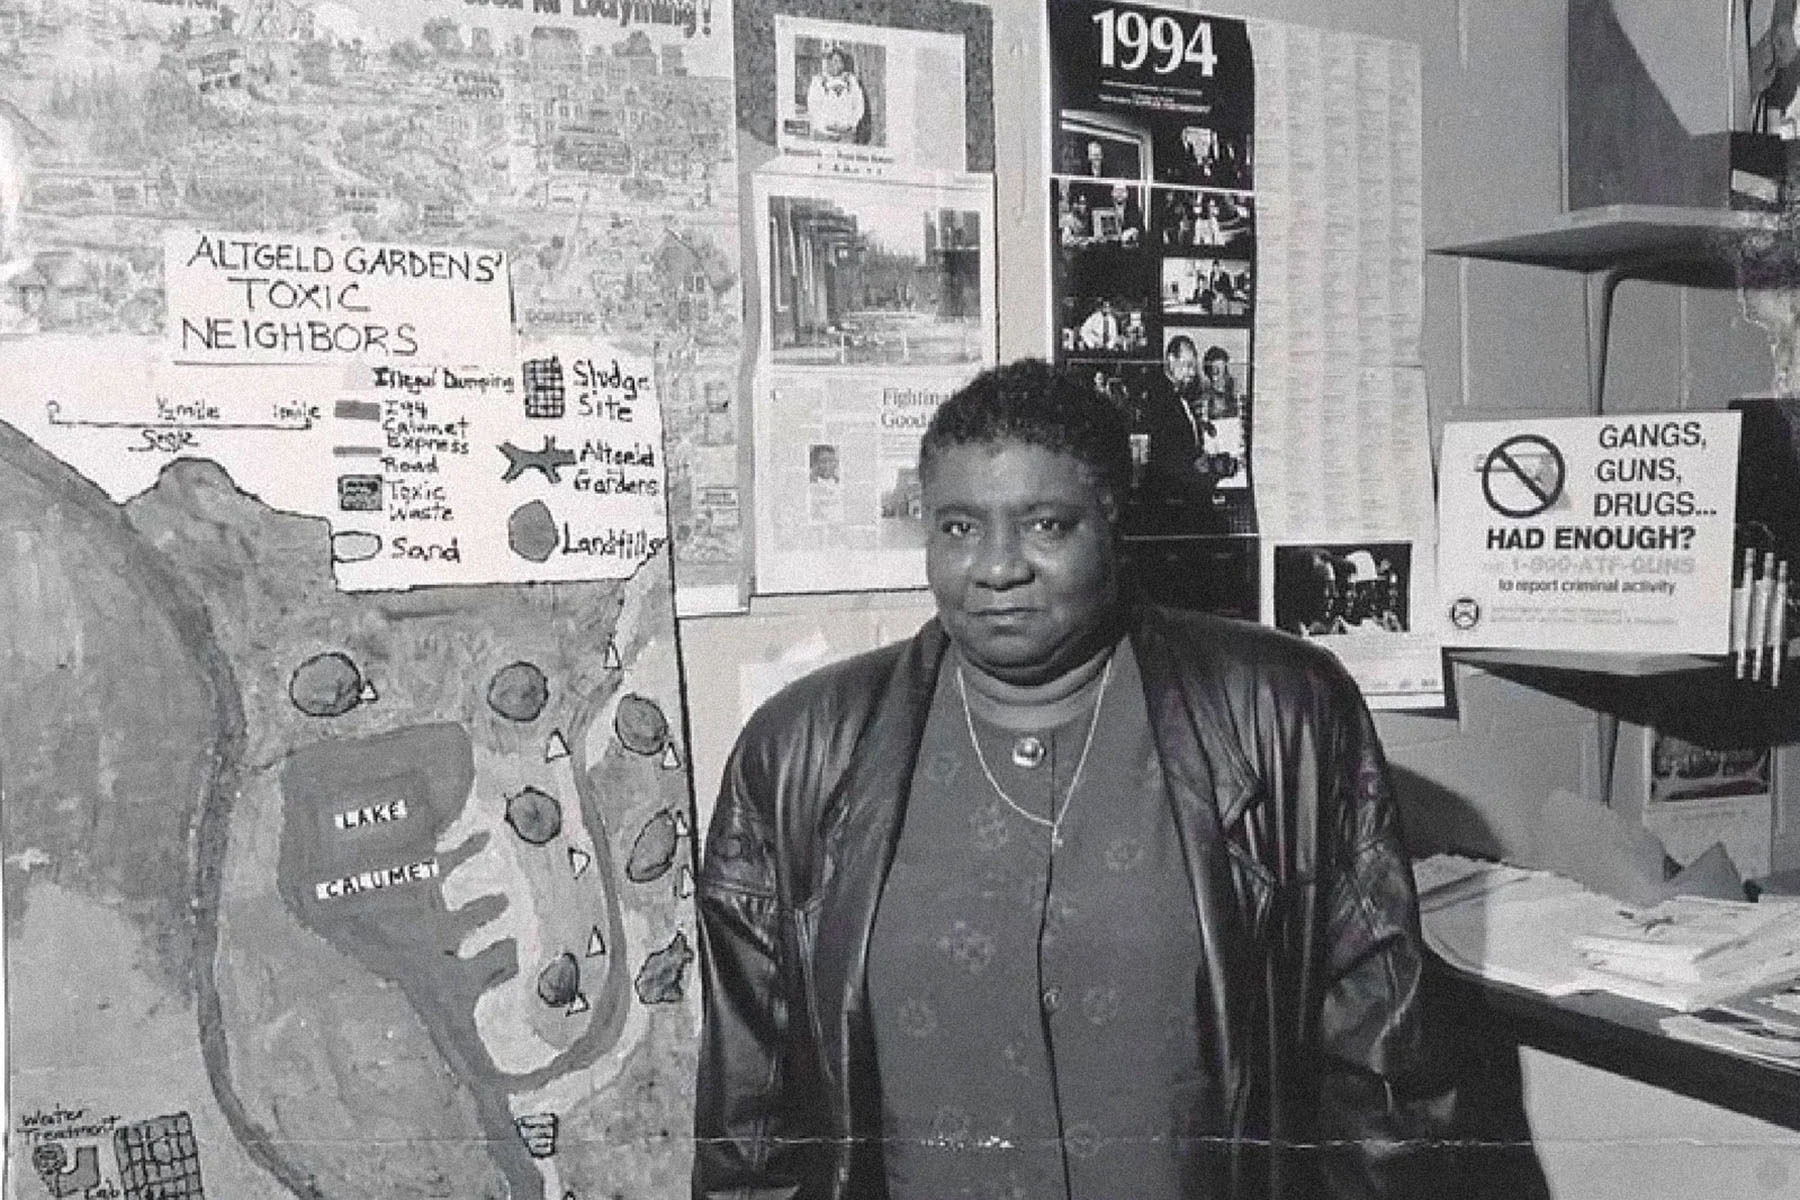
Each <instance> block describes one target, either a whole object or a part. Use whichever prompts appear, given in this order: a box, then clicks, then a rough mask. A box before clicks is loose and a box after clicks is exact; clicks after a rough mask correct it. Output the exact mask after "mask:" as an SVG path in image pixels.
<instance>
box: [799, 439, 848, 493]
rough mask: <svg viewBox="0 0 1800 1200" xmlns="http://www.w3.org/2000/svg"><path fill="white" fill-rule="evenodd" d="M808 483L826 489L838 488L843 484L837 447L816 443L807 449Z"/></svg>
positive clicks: (827, 443) (828, 443)
mask: <svg viewBox="0 0 1800 1200" xmlns="http://www.w3.org/2000/svg"><path fill="white" fill-rule="evenodd" d="M806 481H807V482H808V483H811V484H818V485H822V486H826V487H836V486H837V485H838V484H840V483H842V482H843V476H842V474H841V468H840V467H839V465H838V448H837V447H836V446H835V445H832V444H831V443H830V442H814V443H813V444H812V445H810V446H808V447H807V448H806Z"/></svg>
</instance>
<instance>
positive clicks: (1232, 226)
mask: <svg viewBox="0 0 1800 1200" xmlns="http://www.w3.org/2000/svg"><path fill="white" fill-rule="evenodd" d="M1048 28H1049V35H1050V53H1049V63H1050V105H1051V112H1050V144H1049V163H1050V181H1049V189H1050V196H1049V199H1050V203H1049V212H1050V222H1051V229H1050V231H1049V232H1050V261H1051V264H1052V265H1051V288H1050V306H1051V311H1050V329H1051V336H1052V339H1053V348H1052V350H1053V357H1054V359H1055V361H1056V362H1057V363H1058V364H1059V365H1062V366H1066V367H1069V368H1071V369H1073V370H1075V371H1076V372H1078V373H1079V374H1080V376H1081V377H1082V378H1084V379H1091V380H1092V382H1093V386H1094V388H1095V390H1096V391H1097V392H1099V393H1100V394H1102V395H1104V396H1106V397H1107V398H1108V399H1110V400H1111V401H1113V402H1114V403H1115V404H1117V405H1118V406H1119V408H1120V410H1121V412H1122V413H1123V414H1124V415H1125V417H1126V419H1127V421H1128V423H1129V426H1130V429H1131V448H1132V489H1131V495H1130V498H1129V501H1128V503H1127V507H1126V513H1125V532H1126V537H1127V544H1128V546H1129V547H1130V554H1131V557H1132V558H1133V560H1134V561H1135V562H1136V563H1137V565H1138V567H1139V569H1140V574H1141V575H1142V577H1143V578H1144V579H1145V580H1146V582H1147V584H1148V585H1149V586H1150V587H1151V589H1152V594H1153V595H1154V596H1155V597H1156V598H1157V599H1159V600H1163V601H1165V602H1168V603H1173V604H1177V605H1180V606H1184V607H1198V608H1206V609H1211V610H1213V611H1218V612H1224V613H1229V614H1231V615H1234V616H1241V617H1246V618H1249V619H1252V620H1254V619H1255V618H1256V617H1257V615H1258V593H1257V582H1258V568H1257V537H1256V534H1257V516H1256V503H1255V495H1254V487H1253V483H1254V472H1253V470H1252V444H1251V408H1252V404H1253V392H1254V383H1255V377H1254V325H1255V309H1256V290H1257V280H1256V253H1255V250H1256V192H1255V185H1256V178H1255V151H1256V146H1255V69H1254V64H1253V61H1252V54H1251V44H1250V37H1249V33H1248V30H1247V28H1246V26H1245V24H1244V23H1243V22H1241V21H1236V20H1230V19H1224V18H1219V17H1212V16H1204V15H1200V14H1196V13H1192V12H1188V11H1177V10H1173V9H1165V8H1158V7H1152V6H1147V5H1138V4H1105V5H1101V4H1095V3H1091V2H1080V0H1053V2H1052V3H1051V4H1050V6H1049V21H1048Z"/></svg>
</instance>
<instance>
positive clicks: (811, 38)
mask: <svg viewBox="0 0 1800 1200" xmlns="http://www.w3.org/2000/svg"><path fill="white" fill-rule="evenodd" d="M781 69H782V70H784V71H789V72H791V73H792V74H791V78H792V81H793V87H792V91H791V94H792V96H793V101H792V103H791V105H790V106H789V108H788V110H787V111H785V112H783V113H782V115H781V131H782V133H783V134H785V135H786V136H787V137H789V138H794V139H799V140H803V141H813V142H833V143H840V144H849V145H855V146H877V147H879V146H886V145H887V141H888V139H887V47H885V46H883V45H881V44H880V43H878V42H866V41H850V40H847V39H845V40H839V39H834V38H829V37H823V36H819V35H816V34H800V35H797V36H796V37H795V38H794V43H793V52H792V55H791V56H789V57H788V58H787V59H786V60H785V61H784V62H783V63H782V64H781ZM783 90H784V91H787V90H788V89H785V88H784V89H783Z"/></svg>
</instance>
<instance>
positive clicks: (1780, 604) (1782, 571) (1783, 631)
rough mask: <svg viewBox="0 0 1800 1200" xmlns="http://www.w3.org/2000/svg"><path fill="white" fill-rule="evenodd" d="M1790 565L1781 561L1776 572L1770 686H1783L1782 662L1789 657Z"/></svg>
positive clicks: (1771, 614) (1770, 642)
mask: <svg viewBox="0 0 1800 1200" xmlns="http://www.w3.org/2000/svg"><path fill="white" fill-rule="evenodd" d="M1787 597H1788V565H1787V560H1786V559H1785V558H1784V559H1782V560H1781V566H1780V567H1779V568H1777V569H1776V572H1775V599H1774V602H1773V604H1772V606H1771V609H1772V611H1771V612H1770V614H1769V686H1770V687H1772V688H1773V687H1780V686H1781V660H1782V659H1784V658H1786V657H1787Z"/></svg>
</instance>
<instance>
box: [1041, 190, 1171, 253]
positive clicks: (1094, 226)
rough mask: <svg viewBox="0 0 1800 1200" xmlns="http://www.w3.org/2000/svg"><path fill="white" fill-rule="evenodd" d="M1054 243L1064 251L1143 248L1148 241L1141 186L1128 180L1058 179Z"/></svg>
mask: <svg viewBox="0 0 1800 1200" xmlns="http://www.w3.org/2000/svg"><path fill="white" fill-rule="evenodd" d="M1052 199H1053V201H1054V203H1055V204H1056V228H1057V244H1058V245H1060V246H1061V247H1062V248H1063V249H1065V250H1079V249H1086V248H1109V247H1110V248H1114V249H1123V250H1138V249H1142V248H1143V247H1144V246H1145V245H1146V244H1147V243H1148V242H1149V240H1150V233H1149V222H1148V219H1147V217H1146V214H1145V211H1144V189H1143V188H1142V187H1140V186H1136V185H1133V184H1128V183H1106V182H1099V181H1091V180H1069V179H1063V180H1058V181H1057V183H1056V185H1055V187H1054V188H1053V189H1052Z"/></svg>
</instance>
